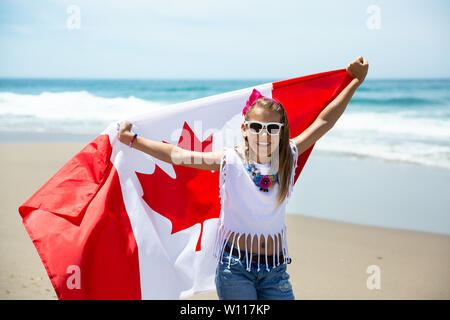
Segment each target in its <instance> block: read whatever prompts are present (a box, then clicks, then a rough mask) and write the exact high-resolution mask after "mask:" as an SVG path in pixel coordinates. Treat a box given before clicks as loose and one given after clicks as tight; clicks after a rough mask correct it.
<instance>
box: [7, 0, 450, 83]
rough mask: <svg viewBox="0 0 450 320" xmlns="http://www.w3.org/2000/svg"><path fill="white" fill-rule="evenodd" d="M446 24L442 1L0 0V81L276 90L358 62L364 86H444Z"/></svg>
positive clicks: (447, 73)
mask: <svg viewBox="0 0 450 320" xmlns="http://www.w3.org/2000/svg"><path fill="white" fill-rule="evenodd" d="M70 5H76V6H77V7H78V8H79V9H80V15H79V17H80V19H79V20H76V21H79V26H80V28H79V29H76V28H75V29H73V28H72V29H71V28H70V27H68V20H69V19H71V18H73V17H74V16H73V13H68V8H69V6H70ZM373 5H374V6H375V11H373V10H372V11H370V10H369V7H370V6H373ZM368 10H369V11H368ZM449 14H450V1H448V0H442V1H438V0H430V1H412V0H408V1H364V0H346V1H314V2H313V1H294V0H292V1H282V0H280V1H273V0H272V1H266V0H258V1H253V0H252V1H250V0H246V1H243V0H239V1H237V0H228V1H216V0H209V1H207V0H189V1H187V0H157V1H143V0H139V1H137V0H128V1H123V0H122V1H117V0H109V1H92V0H90V1H85V0H71V1H64V0H53V1H50V0H40V1H32V0H29V1H22V0H0V45H1V48H2V49H1V50H0V77H33V78H34V77H44V78H52V77H57V78H193V79H197V78H207V79H208V78H216V79H217V78H218V79H220V78H225V79H230V78H235V79H242V78H246V79H248V78H253V79H254V78H270V79H274V80H278V79H285V78H290V77H296V76H301V75H306V74H312V73H317V72H323V71H328V70H335V69H341V68H345V67H346V66H347V64H348V62H349V61H351V60H353V59H355V58H356V57H357V56H359V55H362V56H363V57H365V58H366V59H368V60H369V63H370V70H369V75H368V78H430V77H450V62H449V60H448V57H449V56H450V41H449V40H448V39H449V38H450V37H449V31H450V19H449ZM70 21H72V22H73V21H74V20H70ZM72 25H73V23H72ZM368 25H369V26H368ZM377 26H378V27H379V28H374V27H377Z"/></svg>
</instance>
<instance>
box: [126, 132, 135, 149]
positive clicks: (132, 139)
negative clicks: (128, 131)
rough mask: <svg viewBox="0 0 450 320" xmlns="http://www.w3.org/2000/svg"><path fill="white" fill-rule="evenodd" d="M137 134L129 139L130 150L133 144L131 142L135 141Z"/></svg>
mask: <svg viewBox="0 0 450 320" xmlns="http://www.w3.org/2000/svg"><path fill="white" fill-rule="evenodd" d="M136 137H137V133H135V134H134V136H133V138H131V141H130V144H129V145H128V146H129V147H130V148H131V145H132V144H133V141H134V140H135V139H136Z"/></svg>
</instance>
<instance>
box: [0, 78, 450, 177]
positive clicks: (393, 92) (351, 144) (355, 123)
mask: <svg viewBox="0 0 450 320" xmlns="http://www.w3.org/2000/svg"><path fill="white" fill-rule="evenodd" d="M271 81H274V79H253V80H79V79H0V142H1V143H8V142H14V143H17V142H45V141H47V140H49V141H53V140H55V139H59V140H62V141H64V140H67V141H80V142H89V141H90V140H91V139H92V138H94V137H95V136H97V135H98V134H99V133H100V132H101V131H103V129H105V128H106V126H107V125H108V124H109V123H110V122H112V121H116V120H119V119H123V118H126V117H128V116H130V115H134V114H141V113H145V112H148V111H149V110H152V109H154V108H159V107H161V106H166V105H167V106H169V105H171V104H174V103H178V102H183V101H188V100H192V99H196V98H202V97H206V96H210V95H214V94H219V93H224V92H227V91H232V90H237V89H242V88H246V87H250V86H254V85H258V84H262V83H267V82H271ZM315 150H322V151H328V152H333V153H339V154H344V155H347V156H368V157H374V158H381V159H385V160H390V161H400V162H412V163H417V164H421V165H427V166H437V167H442V168H447V169H450V79H444V80H441V79H436V80H429V79H426V80H371V79H367V80H366V81H365V82H364V83H363V85H362V86H361V87H359V88H358V90H357V91H356V93H355V94H354V96H353V98H352V100H351V101H350V103H349V105H348V106H347V109H346V111H345V112H344V114H343V115H342V116H341V118H340V119H339V120H338V122H337V123H336V125H335V126H334V127H333V129H332V130H331V131H329V132H328V133H327V134H326V135H325V136H324V137H322V138H321V139H320V140H319V141H318V142H317V143H316V146H315Z"/></svg>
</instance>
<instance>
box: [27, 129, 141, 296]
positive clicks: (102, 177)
mask: <svg viewBox="0 0 450 320" xmlns="http://www.w3.org/2000/svg"><path fill="white" fill-rule="evenodd" d="M111 152H112V149H111V144H110V142H109V136H108V135H100V136H98V137H97V138H96V139H94V140H93V141H92V142H91V143H89V144H88V145H87V146H86V147H85V148H84V149H83V150H81V151H80V152H79V153H78V154H76V155H75V156H74V157H73V158H72V159H71V160H70V161H69V162H67V163H66V164H65V165H64V166H63V167H62V168H61V169H60V170H59V171H58V172H57V173H56V174H55V175H54V176H53V177H52V178H51V179H50V180H49V181H48V182H47V183H46V184H44V185H43V186H42V187H41V188H40V189H39V190H38V191H37V192H36V193H35V194H34V195H33V196H32V197H31V198H30V199H28V200H27V201H26V202H25V203H24V204H23V205H22V206H20V208H19V213H20V215H21V216H22V218H23V224H24V226H25V228H26V230H27V232H28V234H29V235H30V237H31V239H32V241H33V243H34V245H35V247H36V249H37V251H38V253H39V256H40V257H41V259H42V262H43V263H44V266H45V268H46V270H47V273H48V275H49V277H50V280H51V282H52V284H53V287H54V288H55V291H56V294H57V296H58V298H59V299H140V298H141V289H140V276H139V258H138V248H137V244H136V240H135V238H134V235H133V230H132V228H131V224H130V220H129V217H128V214H127V212H126V209H125V205H124V202H123V198H122V190H121V186H120V181H119V176H118V174H117V171H116V169H115V168H114V166H113V164H112V163H111V162H110V157H111Z"/></svg>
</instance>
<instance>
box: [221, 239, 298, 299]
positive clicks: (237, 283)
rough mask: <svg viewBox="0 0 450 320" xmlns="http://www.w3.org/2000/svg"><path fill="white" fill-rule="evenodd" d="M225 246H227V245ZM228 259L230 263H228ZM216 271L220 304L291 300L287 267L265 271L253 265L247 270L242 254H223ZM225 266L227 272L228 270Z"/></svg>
mask: <svg viewBox="0 0 450 320" xmlns="http://www.w3.org/2000/svg"><path fill="white" fill-rule="evenodd" d="M227 245H228V244H227ZM230 259H231V261H230ZM222 262H223V263H221V262H220V261H219V263H218V265H217V269H216V276H215V283H216V290H217V295H218V297H219V299H220V300H294V299H295V297H294V293H293V291H292V285H291V283H290V281H289V274H288V273H287V272H286V268H287V265H286V264H284V263H280V265H279V266H276V267H275V268H270V271H267V270H266V268H265V267H261V268H260V270H259V271H257V270H258V265H257V263H254V262H252V263H251V267H250V271H247V270H246V262H245V254H244V255H242V254H241V259H239V257H238V256H235V255H232V254H230V253H228V252H226V251H224V252H223V256H222ZM228 263H230V268H229V269H228Z"/></svg>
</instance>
